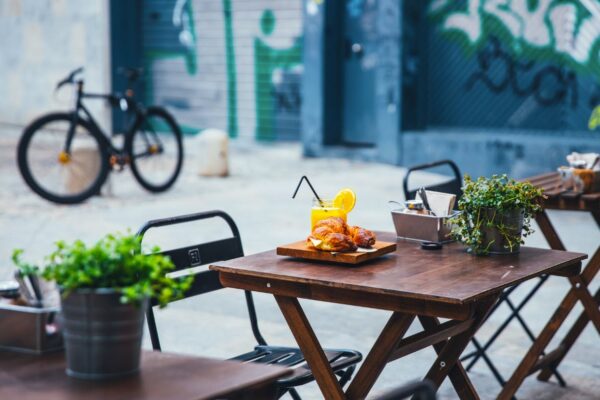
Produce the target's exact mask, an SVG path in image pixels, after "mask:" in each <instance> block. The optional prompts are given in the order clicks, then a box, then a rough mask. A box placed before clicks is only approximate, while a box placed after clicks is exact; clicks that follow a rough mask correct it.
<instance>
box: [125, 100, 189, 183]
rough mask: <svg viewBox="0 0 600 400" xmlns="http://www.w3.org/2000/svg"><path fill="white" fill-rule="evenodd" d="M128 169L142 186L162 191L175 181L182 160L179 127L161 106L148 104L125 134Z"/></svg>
mask: <svg viewBox="0 0 600 400" xmlns="http://www.w3.org/2000/svg"><path fill="white" fill-rule="evenodd" d="M125 149H126V151H127V153H128V154H129V156H130V157H131V158H130V160H131V171H132V172H133V175H134V176H135V178H136V179H137V181H138V182H139V183H140V185H142V186H143V187H144V188H145V189H146V190H149V191H151V192H162V191H165V190H167V189H168V188H170V187H171V185H173V183H175V180H176V179H177V176H178V175H179V172H180V171H181V166H182V164H183V143H182V139H181V130H180V129H179V126H178V125H177V122H175V119H174V118H173V117H172V116H171V114H169V113H168V112H167V111H166V110H165V109H163V108H160V107H149V108H148V110H147V111H146V114H145V115H144V116H142V117H140V118H139V119H138V122H137V123H136V124H135V128H134V131H133V133H131V134H129V135H128V136H127V139H126V142H125Z"/></svg>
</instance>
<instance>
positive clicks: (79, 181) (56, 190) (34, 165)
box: [17, 113, 109, 204]
mask: <svg viewBox="0 0 600 400" xmlns="http://www.w3.org/2000/svg"><path fill="white" fill-rule="evenodd" d="M71 118H72V115H71V114H68V113H55V114H48V115H45V116H43V117H41V118H39V119H37V120H35V121H33V122H32V123H31V124H30V125H29V126H28V127H27V128H25V130H24V131H23V136H21V139H20V140H19V144H18V147H17V163H18V166H19V170H20V172H21V175H22V176H23V179H24V180H25V182H26V183H27V185H29V187H30V188H31V189H32V190H33V191H34V192H35V193H37V194H38V195H40V196H41V197H43V198H44V199H46V200H50V201H52V202H55V203H60V204H75V203H80V202H82V201H84V200H86V199H87V198H89V197H91V196H93V195H95V194H98V193H99V192H100V187H101V186H102V184H103V183H104V181H105V180H106V177H107V175H108V172H109V165H108V152H107V149H106V147H104V146H103V145H102V138H101V137H100V135H101V134H100V133H97V132H96V131H95V130H94V128H93V127H92V126H91V125H90V124H89V123H88V122H87V121H85V120H82V119H81V118H78V119H77V122H76V126H75V133H74V135H73V140H72V141H71V146H70V148H69V150H68V151H66V149H65V144H66V142H67V133H68V131H69V127H70V126H71V123H72V120H71Z"/></svg>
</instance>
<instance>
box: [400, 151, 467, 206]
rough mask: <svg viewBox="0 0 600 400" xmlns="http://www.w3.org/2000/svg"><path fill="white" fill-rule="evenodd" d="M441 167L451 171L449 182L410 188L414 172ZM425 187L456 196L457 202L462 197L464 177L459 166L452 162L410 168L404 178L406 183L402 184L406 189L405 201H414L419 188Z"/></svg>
mask: <svg viewBox="0 0 600 400" xmlns="http://www.w3.org/2000/svg"><path fill="white" fill-rule="evenodd" d="M440 166H448V167H449V168H450V169H451V172H452V177H451V178H450V179H448V180H444V181H442V182H441V183H436V184H433V185H425V186H419V187H414V188H409V178H410V176H411V175H412V173H413V172H416V171H424V170H428V169H433V168H437V167H440ZM421 187H425V189H427V190H433V191H436V192H444V193H451V194H455V195H456V200H457V201H458V199H459V198H460V196H462V189H461V188H462V176H461V174H460V170H459V169H458V166H457V165H456V164H455V163H454V161H451V160H441V161H436V162H432V163H429V164H421V165H415V166H414V167H410V168H409V169H408V170H407V171H406V175H405V176H404V181H403V182H402V188H403V189H404V199H405V200H412V199H414V198H415V195H416V192H417V190H418V189H419V188H421Z"/></svg>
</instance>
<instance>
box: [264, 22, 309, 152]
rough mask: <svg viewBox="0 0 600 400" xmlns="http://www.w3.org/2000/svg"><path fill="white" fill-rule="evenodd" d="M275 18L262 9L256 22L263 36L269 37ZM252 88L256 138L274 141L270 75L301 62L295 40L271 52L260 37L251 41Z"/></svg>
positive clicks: (299, 51) (300, 53) (298, 45)
mask: <svg viewBox="0 0 600 400" xmlns="http://www.w3.org/2000/svg"><path fill="white" fill-rule="evenodd" d="M275 22H276V20H275V15H274V14H273V12H272V11H271V10H265V11H264V12H263V14H262V17H261V19H260V26H261V31H262V33H263V35H265V36H269V35H270V34H271V33H273V31H274V29H275ZM254 60H255V61H254V85H255V100H256V138H257V139H260V140H273V139H275V130H274V127H273V122H274V107H273V103H274V100H273V95H272V93H273V82H272V80H273V73H274V72H275V71H276V70H277V69H283V70H285V69H289V68H292V67H294V66H296V65H298V64H300V63H301V62H302V44H301V42H300V41H299V40H298V41H296V42H295V43H294V45H293V46H292V47H290V48H288V49H273V48H272V47H270V46H269V45H268V44H267V43H265V41H263V40H262V39H261V38H255V39H254Z"/></svg>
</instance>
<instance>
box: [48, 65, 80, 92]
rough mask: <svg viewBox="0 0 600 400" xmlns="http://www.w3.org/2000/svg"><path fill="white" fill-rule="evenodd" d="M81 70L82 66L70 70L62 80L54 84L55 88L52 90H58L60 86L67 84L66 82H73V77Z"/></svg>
mask: <svg viewBox="0 0 600 400" xmlns="http://www.w3.org/2000/svg"><path fill="white" fill-rule="evenodd" d="M82 72H83V67H79V68H77V69H74V70H73V71H71V73H70V74H69V75H68V76H67V77H66V78H65V79H63V80H62V81H60V82H58V84H57V85H56V89H54V90H58V89H60V88H61V87H62V86H64V85H66V84H68V83H74V82H75V77H76V76H77V75H78V74H80V73H82Z"/></svg>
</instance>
